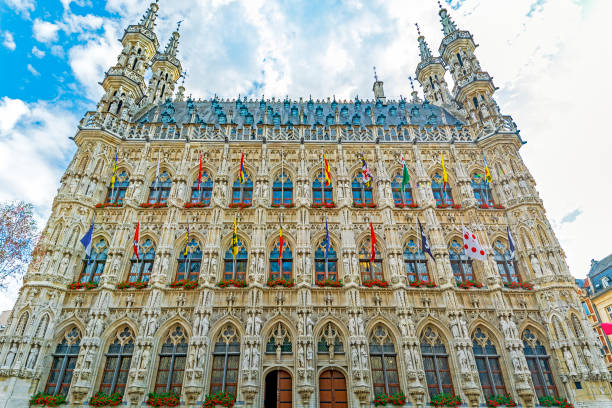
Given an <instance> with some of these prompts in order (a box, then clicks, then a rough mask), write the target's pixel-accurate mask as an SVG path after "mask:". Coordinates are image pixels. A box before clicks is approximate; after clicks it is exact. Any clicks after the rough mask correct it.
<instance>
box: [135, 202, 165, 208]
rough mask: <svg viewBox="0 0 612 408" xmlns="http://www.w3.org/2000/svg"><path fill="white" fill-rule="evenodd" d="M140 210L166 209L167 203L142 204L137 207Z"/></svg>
mask: <svg viewBox="0 0 612 408" xmlns="http://www.w3.org/2000/svg"><path fill="white" fill-rule="evenodd" d="M139 207H140V208H166V207H168V203H142V204H140V205H139Z"/></svg>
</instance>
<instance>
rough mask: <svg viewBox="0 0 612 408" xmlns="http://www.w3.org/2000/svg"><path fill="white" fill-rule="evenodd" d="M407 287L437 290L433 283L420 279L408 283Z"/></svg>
mask: <svg viewBox="0 0 612 408" xmlns="http://www.w3.org/2000/svg"><path fill="white" fill-rule="evenodd" d="M409 285H410V286H411V287H413V288H437V287H438V285H436V284H435V283H433V282H430V281H424V280H420V279H419V280H418V281H413V282H410V283H409Z"/></svg>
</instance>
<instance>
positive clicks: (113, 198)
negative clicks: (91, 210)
mask: <svg viewBox="0 0 612 408" xmlns="http://www.w3.org/2000/svg"><path fill="white" fill-rule="evenodd" d="M129 185H130V178H129V177H128V175H127V173H126V172H125V171H122V172H121V173H119V174H117V176H116V177H115V184H114V185H113V184H111V185H109V186H108V191H107V193H106V199H105V200H104V202H105V203H106V204H111V205H123V199H124V198H125V192H126V191H127V188H128V187H129Z"/></svg>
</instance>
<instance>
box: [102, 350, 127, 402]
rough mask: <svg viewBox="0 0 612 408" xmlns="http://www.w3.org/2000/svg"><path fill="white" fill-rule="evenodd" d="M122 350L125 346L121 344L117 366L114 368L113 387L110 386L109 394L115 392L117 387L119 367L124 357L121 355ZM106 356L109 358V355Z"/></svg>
mask: <svg viewBox="0 0 612 408" xmlns="http://www.w3.org/2000/svg"><path fill="white" fill-rule="evenodd" d="M122 350H123V346H121V348H120V349H119V354H118V355H117V363H116V364H115V368H114V369H113V380H112V381H111V388H110V392H109V394H112V393H113V392H115V387H116V386H117V377H118V375H119V367H121V360H122V357H121V355H122V353H121V351H122ZM106 358H108V356H107V357H106Z"/></svg>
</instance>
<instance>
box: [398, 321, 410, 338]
mask: <svg viewBox="0 0 612 408" xmlns="http://www.w3.org/2000/svg"><path fill="white" fill-rule="evenodd" d="M399 327H400V331H401V332H402V336H403V337H407V336H408V325H407V324H406V320H404V319H403V318H401V319H400V324H399Z"/></svg>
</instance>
